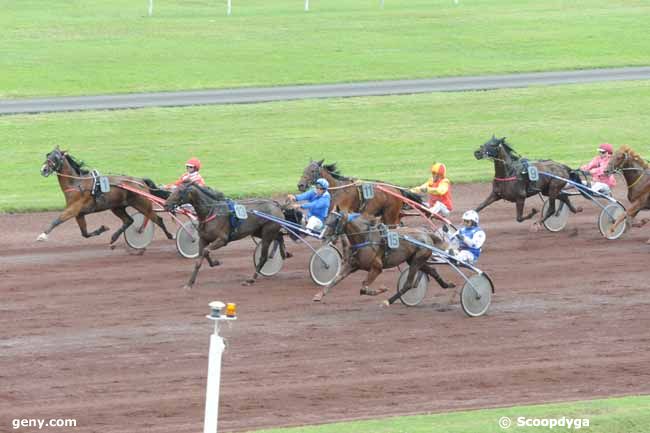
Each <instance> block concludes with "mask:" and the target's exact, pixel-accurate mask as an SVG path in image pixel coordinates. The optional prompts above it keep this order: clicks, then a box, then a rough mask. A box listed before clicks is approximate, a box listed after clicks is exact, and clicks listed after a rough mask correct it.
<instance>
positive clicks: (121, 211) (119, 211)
mask: <svg viewBox="0 0 650 433" xmlns="http://www.w3.org/2000/svg"><path fill="white" fill-rule="evenodd" d="M111 212H113V213H114V214H115V216H117V217H118V218H119V219H121V220H122V227H120V228H119V229H117V230H115V233H113V234H112V235H111V243H110V246H111V249H112V248H115V245H114V244H115V241H117V238H119V237H120V235H121V234H122V233H124V231H125V230H126V229H128V228H129V226H130V225H131V224H133V218H131V216H130V215H129V214H128V213H127V212H126V208H124V207H117V208H115V209H111ZM143 251H144V250H143Z"/></svg>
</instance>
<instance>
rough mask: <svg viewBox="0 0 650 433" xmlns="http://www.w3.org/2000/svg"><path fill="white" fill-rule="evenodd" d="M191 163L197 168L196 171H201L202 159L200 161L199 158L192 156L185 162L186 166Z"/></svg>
mask: <svg viewBox="0 0 650 433" xmlns="http://www.w3.org/2000/svg"><path fill="white" fill-rule="evenodd" d="M188 165H191V166H192V167H194V168H195V169H196V171H199V170H200V169H201V161H199V158H197V157H192V158H190V159H188V160H187V162H186V163H185V166H188Z"/></svg>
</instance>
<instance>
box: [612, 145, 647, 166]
mask: <svg viewBox="0 0 650 433" xmlns="http://www.w3.org/2000/svg"><path fill="white" fill-rule="evenodd" d="M618 151H619V152H623V153H627V154H629V155H630V158H632V159H633V160H635V161H637V162H638V163H640V164H641V166H642V167H643V168H648V167H649V165H648V163H647V161H646V160H645V159H643V157H642V156H641V155H639V154H638V153H637V152H636V151H635V150H634V149H632V148H631V147H630V146H628V145H627V144H624V145H622V146H621V147H620V149H618Z"/></svg>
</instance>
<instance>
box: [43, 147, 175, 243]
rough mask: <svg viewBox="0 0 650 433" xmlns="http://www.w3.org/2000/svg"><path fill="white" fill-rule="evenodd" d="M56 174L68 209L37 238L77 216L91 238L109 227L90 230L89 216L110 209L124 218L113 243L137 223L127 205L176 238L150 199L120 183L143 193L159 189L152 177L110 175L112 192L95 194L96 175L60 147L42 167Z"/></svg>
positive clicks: (48, 157) (44, 171) (51, 153)
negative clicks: (127, 209) (122, 185)
mask: <svg viewBox="0 0 650 433" xmlns="http://www.w3.org/2000/svg"><path fill="white" fill-rule="evenodd" d="M52 173H56V174H57V177H58V178H59V186H60V187H61V191H63V195H64V196H65V209H64V210H63V212H62V213H61V214H60V215H59V216H58V217H57V218H55V219H54V221H52V223H51V224H50V226H49V227H48V228H47V229H46V230H45V231H44V232H43V233H41V234H40V235H39V236H38V238H37V240H39V241H45V240H47V235H48V234H49V233H50V232H51V231H52V230H54V228H55V227H56V226H58V225H59V224H61V223H63V222H65V221H67V220H69V219H70V218H76V220H77V224H78V225H79V229H81V235H82V236H83V237H85V238H89V237H92V236H97V235H99V234H102V233H104V232H105V231H107V230H108V227H106V226H103V225H102V226H101V227H99V228H98V229H96V230H94V231H92V232H90V233H89V232H88V229H87V227H86V218H85V216H86V215H88V214H91V213H96V212H102V211H105V210H110V211H111V212H113V213H114V214H115V215H116V216H117V217H118V218H120V219H121V220H122V226H121V227H120V228H119V229H118V230H117V231H116V232H115V233H113V235H112V236H111V245H113V244H114V243H115V241H116V240H117V238H118V237H119V236H120V235H121V234H122V233H123V232H124V230H126V229H127V228H128V227H129V226H130V225H131V224H133V218H131V216H130V215H129V214H128V213H127V212H126V207H127V206H131V207H133V208H135V209H137V210H138V211H139V212H141V213H142V214H143V215H144V216H145V217H147V218H149V219H150V220H152V221H153V222H154V223H156V224H157V225H158V226H159V227H160V228H161V229H162V230H163V231H164V232H165V235H167V238H168V239H172V238H173V236H172V234H171V233H169V231H167V228H166V227H165V223H164V222H163V220H162V218H160V217H159V216H158V215H156V213H155V212H154V211H153V206H152V204H151V202H150V201H149V200H148V199H147V198H145V197H143V196H141V195H138V194H137V193H134V192H131V191H127V190H125V189H122V188H119V187H118V185H120V184H122V183H125V184H128V185H129V186H131V187H133V188H136V189H141V190H142V191H143V192H148V193H153V191H152V190H151V188H152V187H154V188H155V184H154V183H153V182H152V181H151V180H149V179H139V178H135V177H130V176H108V180H109V183H110V187H111V188H110V191H109V192H106V193H102V194H100V195H99V196H94V195H93V191H92V189H93V183H94V181H93V176H92V175H91V174H90V172H89V171H88V170H87V169H85V168H84V167H83V162H79V161H77V160H76V159H75V158H74V157H72V156H71V155H70V154H68V153H67V152H65V151H62V150H60V149H59V146H56V147H55V148H54V150H52V151H51V152H50V153H48V154H47V155H46V159H45V162H44V163H43V165H42V167H41V175H43V176H45V177H47V176H49V175H50V174H52Z"/></svg>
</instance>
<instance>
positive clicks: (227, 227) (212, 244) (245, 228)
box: [165, 183, 289, 288]
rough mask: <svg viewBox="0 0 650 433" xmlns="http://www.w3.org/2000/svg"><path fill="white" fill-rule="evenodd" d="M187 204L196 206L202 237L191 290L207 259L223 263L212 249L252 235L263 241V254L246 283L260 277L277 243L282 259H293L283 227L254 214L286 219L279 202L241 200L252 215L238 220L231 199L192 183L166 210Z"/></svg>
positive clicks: (177, 192) (182, 188) (171, 198)
mask: <svg viewBox="0 0 650 433" xmlns="http://www.w3.org/2000/svg"><path fill="white" fill-rule="evenodd" d="M186 203H189V204H191V205H192V206H193V207H194V210H195V211H196V215H197V217H198V219H199V222H200V223H199V227H198V232H199V238H200V239H199V257H198V259H197V260H196V263H195V265H194V271H193V272H192V276H191V277H190V280H189V281H188V283H187V284H186V286H185V287H186V288H191V287H192V286H193V285H194V283H195V282H196V275H197V274H198V272H199V269H200V268H201V265H202V264H203V260H204V259H205V260H207V261H208V264H209V265H210V266H217V265H219V264H221V263H220V262H219V260H216V259H212V258H211V257H210V250H216V249H219V248H221V247H223V246H225V245H227V244H228V243H229V242H232V241H237V240H240V239H243V238H245V237H248V236H254V237H256V238H260V239H262V251H261V252H262V254H261V257H260V261H259V263H258V264H257V267H256V268H255V274H254V275H253V277H252V278H249V279H248V280H246V281H245V284H252V283H254V282H255V280H256V279H257V277H258V276H259V275H260V269H262V268H263V267H264V264H265V263H266V261H267V259H268V256H269V247H270V246H271V243H272V242H273V241H274V240H277V241H278V243H279V249H280V254H281V255H282V258H286V257H289V255H288V254H287V253H286V251H285V246H284V239H283V237H282V233H281V232H280V229H281V228H282V226H280V224H278V223H276V222H273V221H270V220H267V219H264V218H262V217H259V216H257V215H255V214H253V213H251V212H250V211H252V210H258V211H261V212H264V213H267V214H271V215H273V216H275V217H277V218H282V219H284V214H283V212H282V209H281V207H280V205H279V204H278V203H277V202H275V201H273V200H262V199H259V200H245V201H238V204H243V205H245V206H246V209H247V214H248V217H247V218H246V219H244V220H238V219H237V217H236V216H235V215H234V211H233V209H232V207H233V205H234V202H232V201H230V200H227V199H226V197H225V196H224V195H223V194H222V193H221V192H219V191H214V190H212V189H210V188H208V187H202V186H199V185H196V184H192V183H189V184H182V185H181V186H179V187H178V188H176V190H174V191H173V192H172V193H171V195H170V196H169V198H168V199H167V201H166V202H165V209H166V210H168V211H173V210H174V208H176V207H177V206H180V205H182V204H186Z"/></svg>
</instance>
